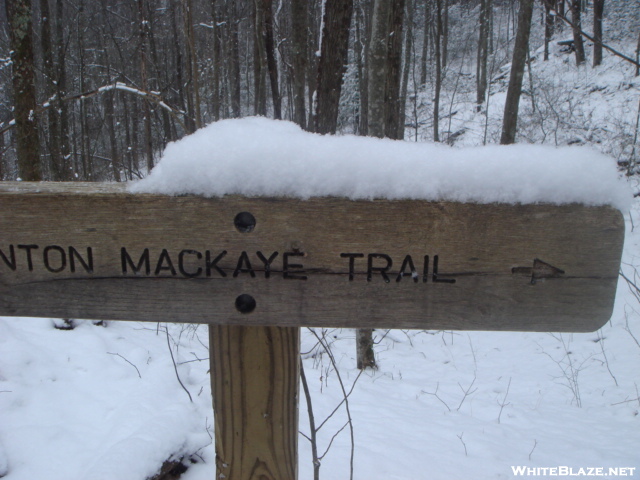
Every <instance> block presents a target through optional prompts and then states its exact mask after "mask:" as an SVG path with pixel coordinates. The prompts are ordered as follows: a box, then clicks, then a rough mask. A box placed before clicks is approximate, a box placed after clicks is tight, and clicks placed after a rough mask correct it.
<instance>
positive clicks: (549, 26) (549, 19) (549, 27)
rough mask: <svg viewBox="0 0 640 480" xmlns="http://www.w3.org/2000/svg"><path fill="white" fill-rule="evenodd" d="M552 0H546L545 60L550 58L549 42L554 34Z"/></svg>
mask: <svg viewBox="0 0 640 480" xmlns="http://www.w3.org/2000/svg"><path fill="white" fill-rule="evenodd" d="M549 2H551V0H545V1H544V61H545V62H546V61H547V60H549V43H550V42H551V37H552V36H553V15H551V5H550V4H549Z"/></svg>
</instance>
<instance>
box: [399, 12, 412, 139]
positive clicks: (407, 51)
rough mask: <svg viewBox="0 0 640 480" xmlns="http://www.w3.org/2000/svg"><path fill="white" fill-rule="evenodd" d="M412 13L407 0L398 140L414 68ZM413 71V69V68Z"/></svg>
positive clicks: (402, 131) (404, 116)
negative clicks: (411, 71)
mask: <svg viewBox="0 0 640 480" xmlns="http://www.w3.org/2000/svg"><path fill="white" fill-rule="evenodd" d="M414 15H415V2H414V1H413V0H408V1H407V7H406V19H407V21H406V24H407V33H406V34H405V45H404V60H403V62H402V63H403V67H402V68H403V69H402V85H401V87H400V105H399V106H398V107H399V108H398V110H399V111H398V134H397V137H396V138H398V140H404V126H405V118H406V104H407V90H408V87H409V70H411V69H412V68H415V65H412V62H411V57H412V55H411V54H412V53H413V42H414V38H413V32H414V30H413V27H414V23H413V22H414ZM414 71H415V70H414Z"/></svg>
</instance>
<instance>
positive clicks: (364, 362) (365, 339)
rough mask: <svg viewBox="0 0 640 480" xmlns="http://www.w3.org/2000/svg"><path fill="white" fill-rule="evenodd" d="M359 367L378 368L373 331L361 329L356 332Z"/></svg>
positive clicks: (361, 368) (362, 368)
mask: <svg viewBox="0 0 640 480" xmlns="http://www.w3.org/2000/svg"><path fill="white" fill-rule="evenodd" d="M356 354H357V367H358V368H359V369H360V370H364V369H365V368H376V357H375V355H374V354H373V329H372V328H359V329H357V330H356Z"/></svg>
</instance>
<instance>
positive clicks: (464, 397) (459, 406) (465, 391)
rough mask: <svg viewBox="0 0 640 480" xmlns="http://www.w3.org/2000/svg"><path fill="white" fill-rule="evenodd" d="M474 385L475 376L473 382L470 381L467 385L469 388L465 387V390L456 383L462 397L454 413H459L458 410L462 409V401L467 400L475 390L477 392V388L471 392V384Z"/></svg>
mask: <svg viewBox="0 0 640 480" xmlns="http://www.w3.org/2000/svg"><path fill="white" fill-rule="evenodd" d="M474 383H476V375H475V374H474V375H473V380H472V381H471V383H470V384H469V386H468V387H467V389H466V390H465V389H464V388H462V385H460V382H458V386H459V387H460V390H462V393H463V394H464V396H463V397H462V400H460V404H459V405H458V408H456V411H458V412H459V411H460V408H461V407H462V404H463V403H464V401H465V400H466V399H467V397H468V396H469V395H471V394H473V393H475V392H476V390H478V389H477V388H475V389H473V390H471V387H473V384H474Z"/></svg>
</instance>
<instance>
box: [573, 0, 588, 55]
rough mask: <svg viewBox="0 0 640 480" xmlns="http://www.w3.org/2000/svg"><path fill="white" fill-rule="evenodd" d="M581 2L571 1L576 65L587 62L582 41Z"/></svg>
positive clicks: (578, 0)
mask: <svg viewBox="0 0 640 480" xmlns="http://www.w3.org/2000/svg"><path fill="white" fill-rule="evenodd" d="M580 4H581V1H580V0H571V23H572V24H573V27H572V29H571V30H572V31H573V47H574V49H575V51H576V65H582V64H583V63H584V61H585V55H584V42H583V41H582V34H581V32H580V31H581V30H582V21H581V19H580Z"/></svg>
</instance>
